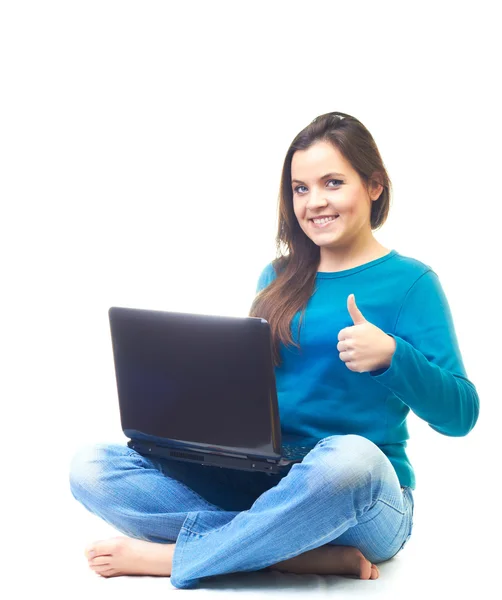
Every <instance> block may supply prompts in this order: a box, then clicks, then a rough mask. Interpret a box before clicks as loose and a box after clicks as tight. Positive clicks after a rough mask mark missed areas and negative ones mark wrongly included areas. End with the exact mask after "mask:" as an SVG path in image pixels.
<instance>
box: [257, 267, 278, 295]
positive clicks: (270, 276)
mask: <svg viewBox="0 0 502 600" xmlns="http://www.w3.org/2000/svg"><path fill="white" fill-rule="evenodd" d="M275 278H276V273H275V269H274V267H273V265H272V263H269V264H268V265H267V266H266V267H265V268H264V269H263V271H262V272H261V274H260V277H259V278H258V283H257V285H256V293H257V294H258V293H259V292H261V291H262V290H264V289H265V288H266V287H267V286H268V285H270V284H271V283H272V281H273V280H274V279H275Z"/></svg>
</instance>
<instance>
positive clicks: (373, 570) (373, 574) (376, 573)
mask: <svg viewBox="0 0 502 600" xmlns="http://www.w3.org/2000/svg"><path fill="white" fill-rule="evenodd" d="M379 575H380V571H379V570H378V567H377V566H376V565H371V576H370V579H378V577H379Z"/></svg>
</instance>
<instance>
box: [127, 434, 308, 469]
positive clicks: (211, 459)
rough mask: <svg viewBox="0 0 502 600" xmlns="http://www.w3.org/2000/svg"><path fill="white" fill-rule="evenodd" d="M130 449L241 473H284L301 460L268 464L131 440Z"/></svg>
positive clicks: (148, 454)
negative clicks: (235, 470) (236, 470)
mask: <svg viewBox="0 0 502 600" xmlns="http://www.w3.org/2000/svg"><path fill="white" fill-rule="evenodd" d="M127 445H128V446H129V448H132V449H133V450H136V452H138V453H139V454H142V455H144V456H158V457H160V458H169V459H172V460H179V461H183V462H191V463H197V464H200V465H206V466H212V467H223V468H227V469H238V470H239V471H258V472H261V473H263V472H264V473H273V474H279V473H283V472H284V469H286V468H287V467H290V466H291V465H292V464H294V463H295V462H300V461H299V460H298V461H296V460H286V459H284V458H281V459H280V460H278V461H277V462H276V463H273V462H268V461H266V460H264V459H261V460H258V459H250V458H247V457H242V458H238V457H234V456H226V455H223V454H211V453H209V452H205V453H200V452H197V451H196V450H187V449H185V448H183V449H175V448H167V447H165V446H158V445H156V444H151V443H148V442H145V441H137V440H129V441H128V442H127Z"/></svg>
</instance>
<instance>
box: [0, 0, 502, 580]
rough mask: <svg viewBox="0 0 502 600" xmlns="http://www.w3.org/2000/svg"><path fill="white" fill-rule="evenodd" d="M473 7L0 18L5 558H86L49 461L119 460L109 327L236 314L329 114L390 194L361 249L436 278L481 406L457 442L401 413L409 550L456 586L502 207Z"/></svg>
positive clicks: (270, 251)
mask: <svg viewBox="0 0 502 600" xmlns="http://www.w3.org/2000/svg"><path fill="white" fill-rule="evenodd" d="M491 6H492V4H491V3H489V2H476V3H454V2H438V3H434V4H432V3H427V2H420V3H416V4H414V5H410V4H409V3H397V2H396V3H389V2H378V3H370V2H368V3H363V2H350V3H341V2H339V3H337V2H328V3H319V2H313V1H309V2H307V3H305V2H291V1H289V2H284V1H283V2H270V1H266V2H265V1H256V0H255V1H254V2H247V3H242V2H219V1H215V0H211V2H183V3H181V2H130V1H124V0H122V1H120V2H113V1H106V0H100V1H99V2H96V1H86V2H70V1H65V2H52V1H47V2H23V1H16V2H4V3H2V4H1V8H0V60H1V63H0V64H1V66H0V69H1V71H0V77H1V94H0V103H1V110H0V125H1V131H0V152H1V155H0V175H1V177H0V186H1V188H0V193H1V196H0V201H1V222H0V227H1V230H0V234H1V239H0V243H1V257H2V261H1V265H2V276H1V282H2V293H1V302H2V306H1V309H2V310H1V335H0V339H1V381H0V384H1V396H0V402H1V407H2V421H1V430H2V438H1V441H2V449H3V452H2V455H3V482H4V486H5V487H4V493H3V494H2V504H3V505H4V506H5V508H4V509H3V511H2V518H3V519H4V524H3V525H2V532H3V533H2V536H3V538H4V540H8V547H9V548H13V549H15V552H14V553H15V554H16V556H24V555H25V553H26V552H27V547H29V549H30V550H29V551H30V552H31V555H32V557H36V563H37V564H38V565H39V566H40V565H47V564H48V562H49V563H50V564H51V565H52V568H54V569H57V567H56V566H55V565H57V564H59V563H60V561H61V553H62V554H63V555H65V556H67V560H68V561H69V562H71V561H77V555H76V554H71V553H70V554H68V551H67V545H66V541H65V540H67V539H69V538H70V537H71V539H72V540H74V541H75V547H77V546H78V548H79V549H80V545H82V548H83V546H84V542H86V541H87V540H84V537H85V536H81V534H82V531H81V529H79V528H78V527H79V526H78V523H76V522H75V515H76V514H78V515H79V516H82V518H84V517H83V509H82V513H80V512H78V513H77V512H75V513H74V512H72V511H73V510H76V509H74V501H73V499H72V498H71V497H70V494H69V488H68V481H67V471H68V463H69V461H70V459H71V456H72V454H73V453H74V451H75V450H76V449H77V448H78V447H79V446H80V445H81V444H85V443H91V442H94V441H117V440H123V439H124V438H123V436H122V433H121V429H120V423H119V415H118V406H117V397H116V388H115V379H114V377H115V376H114V370H113V359H112V353H111V343H110V335H109V325H108V315H107V311H108V308H109V307H110V306H112V305H116V306H131V307H138V308H154V309H163V310H179V311H187V312H202V313H215V314H227V315H245V314H247V311H248V309H249V307H250V304H251V302H252V299H253V297H254V291H255V286H256V281H257V278H258V276H259V274H260V272H261V270H262V268H263V267H264V266H265V264H267V263H268V262H269V261H270V260H271V259H272V258H273V257H274V255H275V246H274V237H275V234H276V225H277V222H276V211H277V195H278V191H279V179H280V172H281V168H282V163H283V160H284V156H285V153H286V151H287V149H288V147H289V144H290V143H291V141H292V140H293V138H294V137H295V135H296V134H297V133H298V132H299V131H300V130H301V129H303V127H305V126H306V125H307V124H308V123H309V122H310V121H311V120H312V119H313V118H314V117H316V116H317V115H319V114H322V113H325V112H330V111H335V110H340V111H342V112H347V113H349V114H352V115H354V116H356V117H357V118H358V119H360V120H361V121H362V122H363V123H364V124H365V125H366V126H367V127H368V129H369V130H370V132H371V133H372V135H373V136H374V138H375V140H376V143H377V145H378V147H379V149H380V152H381V154H382V156H383V160H384V162H385V165H386V167H387V168H388V171H389V175H390V177H391V180H392V182H393V184H394V196H393V204H392V208H391V213H390V217H389V219H388V222H387V223H386V225H385V226H384V228H383V229H382V230H381V231H380V232H378V233H377V234H376V237H377V238H378V239H379V240H380V241H381V243H382V244H384V245H385V246H387V247H389V248H394V249H396V250H397V251H398V252H400V253H401V254H404V255H407V256H412V257H414V258H417V259H419V260H422V261H423V262H425V263H426V264H429V265H430V266H432V268H433V269H434V270H435V271H436V272H437V274H438V275H439V278H440V280H441V282H442V284H443V287H444V289H445V291H446V294H447V296H448V299H449V301H450V306H451V309H452V312H453V316H454V320H455V325H456V330H457V334H458V337H459V342H460V347H461V350H462V353H463V357H464V362H465V366H466V369H467V372H468V375H469V377H470V379H471V380H472V381H473V382H474V383H475V385H476V386H477V388H478V391H479V394H480V398H481V414H480V418H479V422H478V424H477V426H476V428H475V429H474V430H473V432H472V433H471V434H469V435H468V436H467V437H466V438H460V439H454V438H447V437H444V436H441V435H440V434H438V433H436V432H434V431H432V430H431V429H430V428H429V427H428V426H427V425H426V424H425V423H423V422H421V421H419V420H418V419H417V418H416V417H415V416H414V415H410V418H409V429H410V433H411V440H410V443H409V455H410V458H411V459H412V462H413V464H414V467H415V469H416V475H417V490H416V496H415V498H416V504H417V507H416V519H415V521H416V523H415V529H416V533H415V535H416V537H417V538H418V539H420V538H421V539H422V550H423V552H424V553H426V552H437V555H433V556H434V559H431V564H430V565H429V567H430V568H432V567H433V564H436V565H437V564H439V561H440V559H441V556H440V552H442V551H444V549H445V548H448V550H447V551H448V552H451V551H453V550H454V549H455V550H456V551H457V552H458V553H459V554H458V561H461V560H462V561H465V563H464V562H462V563H461V564H462V566H460V563H456V564H457V565H458V566H459V568H460V569H461V570H462V572H463V573H466V572H467V571H468V570H469V569H468V567H467V564H469V562H470V561H471V560H474V559H475V558H476V557H480V556H482V555H483V556H484V555H489V553H490V549H491V548H494V547H495V546H494V544H495V542H494V538H492V537H491V536H492V535H493V536H494V534H492V533H490V530H492V529H493V528H494V527H499V525H498V516H497V515H498V503H497V497H496V495H494V493H493V490H494V487H496V486H497V480H498V477H499V475H498V474H499V472H500V465H499V457H500V449H499V445H498V443H497V442H498V439H499V436H500V434H499V428H500V415H501V411H500V398H501V394H500V385H499V377H500V369H499V364H500V360H499V356H500V335H501V327H500V317H499V315H500V308H499V304H500V303H499V297H498V296H497V293H496V290H498V289H499V287H500V258H501V253H500V247H499V241H500V216H501V210H500V202H501V199H502V198H501V192H500V167H499V165H500V159H501V152H500V135H501V133H502V131H501V123H500V105H501V101H502V98H501V96H500V92H499V88H498V85H499V79H500V75H499V64H497V63H498V60H497V58H496V55H497V53H498V54H500V50H501V48H500V43H499V42H498V41H497V39H498V36H499V32H498V31H497V28H496V19H495V13H494V9H492V8H491ZM75 506H76V503H75ZM79 508H80V507H79ZM72 528H73V529H72ZM65 536H66V537H65ZM494 537H495V536H494ZM3 545H4V548H5V546H6V543H5V541H4V543H3ZM410 545H411V542H410ZM72 551H73V549H72ZM58 552H59V554H58ZM481 553H482V554H481ZM429 556H431V555H430V554H429ZM78 560H79V561H80V560H81V556H80V555H78ZM466 563H467V564H466ZM79 564H80V563H79ZM480 564H482V563H480ZM19 567H20V564H19V561H18V560H17V559H16V560H14V559H12V562H11V566H10V568H11V569H16V568H19ZM44 568H46V566H44ZM438 568H439V567H438ZM24 569H25V568H24V567H22V571H23V572H25V571H24ZM438 573H439V571H438ZM438 576H439V575H438Z"/></svg>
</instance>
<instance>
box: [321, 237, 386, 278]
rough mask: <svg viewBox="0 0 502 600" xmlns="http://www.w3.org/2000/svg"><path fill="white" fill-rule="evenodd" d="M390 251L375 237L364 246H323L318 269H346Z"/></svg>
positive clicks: (331, 270)
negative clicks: (337, 247) (338, 247)
mask: <svg viewBox="0 0 502 600" xmlns="http://www.w3.org/2000/svg"><path fill="white" fill-rule="evenodd" d="M389 252H390V250H389V249H388V248H385V247H384V246H382V244H380V243H379V242H377V240H375V238H372V241H371V242H370V243H369V244H365V245H364V247H362V248H353V247H351V248H340V249H331V248H321V259H320V261H319V266H318V267H317V270H318V271H323V272H328V273H333V272H336V271H346V270H347V269H353V268H354V267H359V266H360V265H364V264H365V263H368V262H371V261H372V260H376V259H377V258H381V257H382V256H385V255H386V254H388V253H389Z"/></svg>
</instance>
